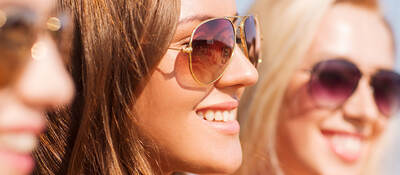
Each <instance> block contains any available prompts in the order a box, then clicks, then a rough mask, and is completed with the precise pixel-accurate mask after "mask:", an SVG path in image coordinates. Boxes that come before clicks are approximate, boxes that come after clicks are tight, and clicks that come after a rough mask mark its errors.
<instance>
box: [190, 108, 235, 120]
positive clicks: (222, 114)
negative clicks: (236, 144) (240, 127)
mask: <svg viewBox="0 0 400 175" xmlns="http://www.w3.org/2000/svg"><path fill="white" fill-rule="evenodd" d="M197 116H198V117H200V118H202V119H205V120H207V121H221V122H222V121H224V122H226V121H234V120H235V119H236V112H235V111H234V110H231V111H227V110H224V111H212V110H207V111H205V112H198V113H197Z"/></svg>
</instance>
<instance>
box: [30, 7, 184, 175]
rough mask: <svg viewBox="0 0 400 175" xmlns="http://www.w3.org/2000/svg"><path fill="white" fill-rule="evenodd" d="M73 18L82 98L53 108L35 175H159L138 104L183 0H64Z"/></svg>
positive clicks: (75, 67)
mask: <svg viewBox="0 0 400 175" xmlns="http://www.w3.org/2000/svg"><path fill="white" fill-rule="evenodd" d="M59 6H60V8H62V9H69V10H70V11H71V12H72V14H73V16H74V17H75V26H76V27H75V32H74V42H73V49H72V54H71V55H72V56H71V59H72V60H71V61H70V64H69V65H68V67H69V70H70V72H71V73H72V76H73V78H74V81H75V85H76V88H77V96H76V99H75V101H74V103H73V104H72V105H71V106H69V107H63V108H60V109H59V110H57V111H55V112H52V113H49V115H48V123H49V124H48V131H47V132H46V134H44V135H43V136H41V138H40V147H39V148H38V150H37V151H36V152H35V153H34V154H35V158H36V161H37V167H36V170H35V172H34V173H35V174H57V175H58V174H71V175H76V174H113V175H122V174H146V175H147V174H157V172H159V171H160V170H159V167H157V166H156V165H157V163H156V164H154V162H153V161H155V160H152V159H150V158H149V157H148V152H149V150H148V148H147V146H145V145H144V143H143V141H142V140H141V139H140V138H141V137H140V133H139V132H138V130H137V127H136V126H137V124H136V122H135V115H134V114H135V111H133V105H134V104H135V101H136V98H137V97H138V95H139V94H140V92H141V89H142V87H144V86H145V84H146V79H147V77H148V76H149V75H150V74H151V72H152V71H153V69H154V68H155V66H156V65H157V64H158V63H159V61H160V60H161V58H162V57H163V56H164V54H165V52H166V50H167V49H168V46H169V44H170V42H171V40H172V37H173V35H174V33H175V29H176V26H177V23H178V17H179V11H180V9H179V8H180V1H179V0H135V1H133V0H132V1H128V0H113V1H106V0H96V1H84V0H59Z"/></svg>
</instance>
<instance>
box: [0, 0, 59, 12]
mask: <svg viewBox="0 0 400 175" xmlns="http://www.w3.org/2000/svg"><path fill="white" fill-rule="evenodd" d="M55 5H56V2H55V0H1V1H0V9H1V8H3V7H4V6H21V7H24V8H30V9H32V10H34V11H35V12H36V13H38V14H49V13H50V12H51V11H52V10H54V7H55Z"/></svg>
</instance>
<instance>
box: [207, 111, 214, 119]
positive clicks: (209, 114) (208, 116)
mask: <svg viewBox="0 0 400 175" xmlns="http://www.w3.org/2000/svg"><path fill="white" fill-rule="evenodd" d="M205 116H206V120H208V121H213V120H214V112H212V111H207V112H206V115H205Z"/></svg>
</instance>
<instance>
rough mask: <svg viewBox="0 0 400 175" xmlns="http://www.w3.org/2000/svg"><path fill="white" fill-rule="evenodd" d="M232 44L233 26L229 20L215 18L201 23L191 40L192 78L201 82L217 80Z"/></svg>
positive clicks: (227, 58) (225, 65) (230, 53)
mask: <svg viewBox="0 0 400 175" xmlns="http://www.w3.org/2000/svg"><path fill="white" fill-rule="evenodd" d="M234 44H235V32H234V27H233V25H232V23H231V22H230V21H229V20H227V19H215V20H211V21H208V22H206V23H203V24H201V25H200V26H199V27H198V28H197V29H196V31H195V32H194V34H193V40H192V48H193V51H192V56H191V70H192V73H193V75H194V78H195V79H196V80H197V81H199V82H201V83H203V84H209V83H212V82H214V81H215V80H217V79H218V78H219V77H220V76H221V75H222V73H223V72H224V70H225V68H226V67H227V66H228V63H229V60H230V58H231V56H232V53H233V48H234Z"/></svg>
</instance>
